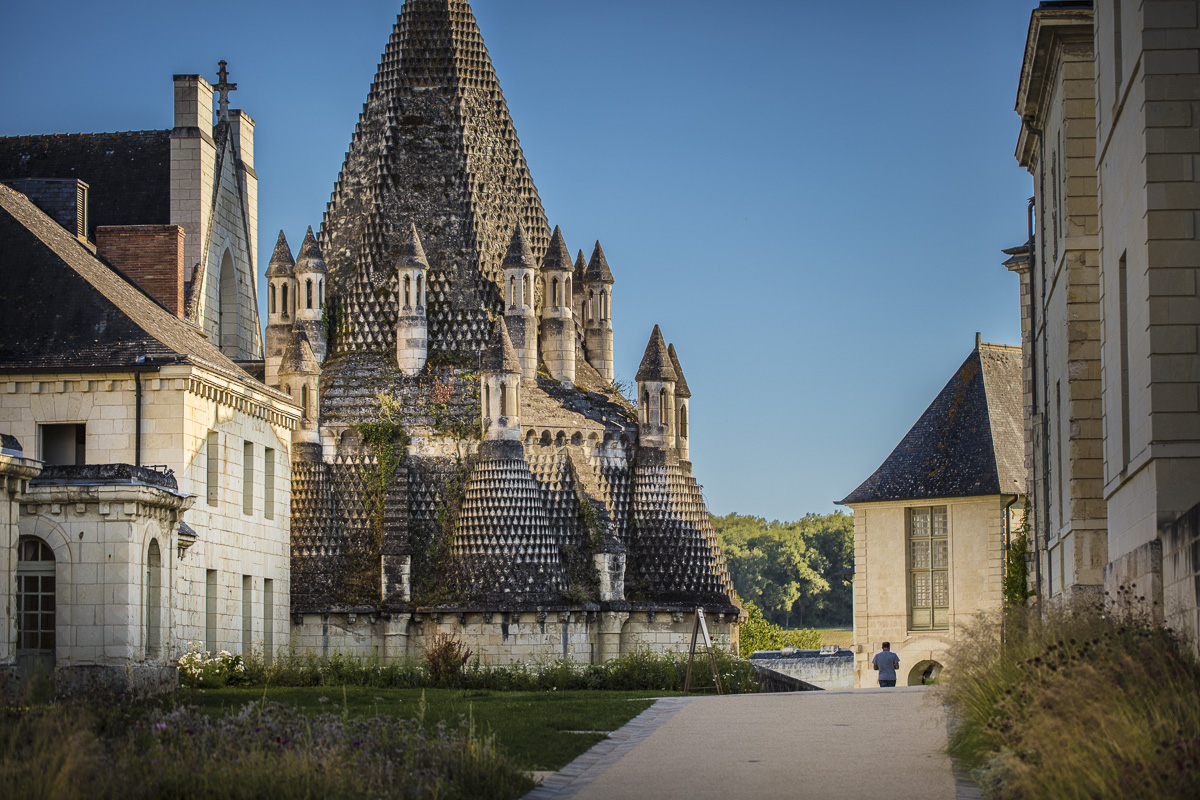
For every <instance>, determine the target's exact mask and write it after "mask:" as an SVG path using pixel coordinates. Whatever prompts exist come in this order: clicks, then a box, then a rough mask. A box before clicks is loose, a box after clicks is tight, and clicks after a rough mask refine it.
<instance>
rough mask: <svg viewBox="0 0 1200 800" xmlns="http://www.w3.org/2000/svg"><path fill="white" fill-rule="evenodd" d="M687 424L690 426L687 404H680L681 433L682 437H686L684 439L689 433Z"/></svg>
mask: <svg viewBox="0 0 1200 800" xmlns="http://www.w3.org/2000/svg"><path fill="white" fill-rule="evenodd" d="M687 426H688V419H687V406H680V407H679V435H680V437H681V438H684V439H686V438H687V435H688V431H687Z"/></svg>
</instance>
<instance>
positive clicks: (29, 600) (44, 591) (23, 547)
mask: <svg viewBox="0 0 1200 800" xmlns="http://www.w3.org/2000/svg"><path fill="white" fill-rule="evenodd" d="M17 608H19V609H21V613H20V614H17V615H16V617H17V668H18V669H19V670H21V671H23V672H25V673H26V674H29V673H32V672H33V671H34V670H37V669H42V670H46V671H47V672H49V671H50V670H53V669H54V646H55V625H56V624H57V620H56V615H55V611H54V609H55V608H56V605H55V575H54V551H53V550H51V549H50V545H48V544H46V543H45V542H43V541H42V540H41V539H38V538H36V537H33V536H22V537H21V538H20V539H19V540H18V541H17Z"/></svg>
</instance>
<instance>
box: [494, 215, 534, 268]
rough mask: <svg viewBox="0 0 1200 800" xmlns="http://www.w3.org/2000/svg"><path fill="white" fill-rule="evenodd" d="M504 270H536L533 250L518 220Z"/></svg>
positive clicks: (505, 259) (505, 256)
mask: <svg viewBox="0 0 1200 800" xmlns="http://www.w3.org/2000/svg"><path fill="white" fill-rule="evenodd" d="M502 266H503V268H504V269H536V268H537V265H536V264H534V262H533V250H531V249H530V248H529V240H528V239H526V238H525V229H524V228H523V227H521V221H520V220H517V227H516V229H515V230H514V231H513V235H512V241H510V242H509V243H508V252H506V253H505V254H504V264H503V265H502Z"/></svg>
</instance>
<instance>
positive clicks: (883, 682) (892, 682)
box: [879, 678, 896, 686]
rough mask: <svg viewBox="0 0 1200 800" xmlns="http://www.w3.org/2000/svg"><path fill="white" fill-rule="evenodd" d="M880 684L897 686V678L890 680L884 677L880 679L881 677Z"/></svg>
mask: <svg viewBox="0 0 1200 800" xmlns="http://www.w3.org/2000/svg"><path fill="white" fill-rule="evenodd" d="M879 685H880V686H895V685H896V679H895V678H893V679H892V680H890V681H885V680H884V679H883V678H880V679H879Z"/></svg>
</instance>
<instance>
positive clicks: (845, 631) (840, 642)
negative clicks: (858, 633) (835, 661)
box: [816, 628, 854, 647]
mask: <svg viewBox="0 0 1200 800" xmlns="http://www.w3.org/2000/svg"><path fill="white" fill-rule="evenodd" d="M816 631H817V635H818V636H820V637H821V644H822V645H834V644H835V645H837V646H838V647H850V645H852V644H854V629H853V628H817V629H816Z"/></svg>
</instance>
